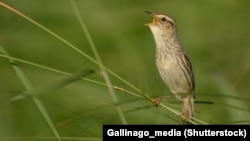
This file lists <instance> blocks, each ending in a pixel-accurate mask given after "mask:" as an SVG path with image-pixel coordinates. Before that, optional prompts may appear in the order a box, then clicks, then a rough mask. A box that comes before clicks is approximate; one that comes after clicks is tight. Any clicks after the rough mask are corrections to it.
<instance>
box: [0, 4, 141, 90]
mask: <svg viewBox="0 0 250 141" xmlns="http://www.w3.org/2000/svg"><path fill="white" fill-rule="evenodd" d="M0 5H1V6H3V7H5V8H6V9H8V10H10V11H12V12H14V13H16V14H17V15H19V16H21V17H22V18H24V19H25V20H27V21H29V22H31V23H32V24H34V25H36V26H37V27H39V28H41V29H42V30H44V31H45V32H47V33H49V34H50V35H52V36H53V37H55V38H57V39H58V40H60V41H62V42H63V43H65V44H66V45H68V46H69V47H70V48H72V49H73V50H75V51H76V52H78V53H80V54H81V55H83V56H84V57H86V58H87V59H89V60H90V61H91V62H93V63H95V64H96V65H98V66H100V67H101V68H103V69H105V70H106V71H107V72H108V73H110V74H111V75H113V76H114V77H116V78H117V79H119V80H120V81H122V82H123V83H124V84H126V85H128V86H129V87H131V88H132V89H134V90H135V91H137V92H138V93H140V94H144V93H142V91H141V90H140V89H138V88H137V87H136V86H134V85H133V84H131V83H130V82H128V81H126V80H125V79H123V78H122V77H120V76H119V75H117V74H116V73H114V72H113V71H111V70H110V69H108V68H107V67H105V66H104V65H102V64H100V63H99V62H98V61H96V60H95V59H94V58H92V57H91V56H89V55H88V54H86V53H85V52H83V51H81V50H80V49H78V48H77V47H76V46H74V45H73V44H71V43H70V42H68V41H66V40H65V39H63V38H62V37H60V36H59V35H57V34H56V33H54V32H53V31H51V30H50V29H48V28H46V27H44V26H43V25H41V24H39V23H38V22H36V21H34V20H33V19H31V18H30V17H28V16H26V15H24V14H23V13H21V12H19V11H17V10H16V9H14V8H12V7H10V6H8V5H6V4H4V3H2V2H0Z"/></svg>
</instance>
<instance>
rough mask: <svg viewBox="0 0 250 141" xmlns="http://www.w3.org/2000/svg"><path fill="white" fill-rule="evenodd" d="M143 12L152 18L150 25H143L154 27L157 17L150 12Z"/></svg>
mask: <svg viewBox="0 0 250 141" xmlns="http://www.w3.org/2000/svg"><path fill="white" fill-rule="evenodd" d="M145 12H146V13H147V14H149V15H150V16H151V17H152V19H153V21H152V23H147V24H144V25H145V26H150V25H155V24H156V23H157V17H156V16H155V15H154V14H153V13H152V12H149V11H145Z"/></svg>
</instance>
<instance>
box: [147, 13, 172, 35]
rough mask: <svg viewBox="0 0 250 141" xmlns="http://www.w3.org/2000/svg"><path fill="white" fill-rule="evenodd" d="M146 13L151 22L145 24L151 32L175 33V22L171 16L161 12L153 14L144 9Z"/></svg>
mask: <svg viewBox="0 0 250 141" xmlns="http://www.w3.org/2000/svg"><path fill="white" fill-rule="evenodd" d="M145 12H146V13H148V14H149V15H150V16H151V17H152V19H153V21H152V23H147V24H145V26H148V27H149V28H150V29H151V30H152V32H153V33H154V32H164V33H169V34H173V33H174V34H175V33H176V23H175V20H174V19H173V18H171V17H170V16H167V15H162V14H155V13H151V12H148V11H145Z"/></svg>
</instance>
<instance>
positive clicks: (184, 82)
mask: <svg viewBox="0 0 250 141" xmlns="http://www.w3.org/2000/svg"><path fill="white" fill-rule="evenodd" d="M146 13H148V14H149V15H150V16H151V17H152V19H153V22H152V23H149V24H145V25H146V26H148V27H149V28H150V30H151V32H152V34H153V37H154V40H155V44H156V55H155V59H156V66H157V68H158V71H159V73H160V76H161V78H162V79H163V81H164V82H165V83H166V84H167V86H168V87H169V89H170V91H171V92H172V93H173V94H174V95H175V96H176V98H178V99H179V100H181V101H182V103H183V107H182V112H183V120H184V122H185V123H186V122H187V120H188V118H189V117H193V116H194V94H193V92H194V89H195V82H194V74H193V70H192V65H191V62H190V60H189V59H188V57H187V55H186V53H185V52H184V50H183V48H182V46H181V44H180V42H179V40H178V38H177V35H176V22H175V20H174V19H173V18H171V17H170V16H167V15H162V14H154V13H151V12H148V11H146Z"/></svg>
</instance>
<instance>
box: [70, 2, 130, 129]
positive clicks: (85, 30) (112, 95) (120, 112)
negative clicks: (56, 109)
mask: <svg viewBox="0 0 250 141" xmlns="http://www.w3.org/2000/svg"><path fill="white" fill-rule="evenodd" d="M71 4H72V7H73V9H74V11H75V14H76V16H77V19H78V21H79V23H80V25H81V27H82V31H83V32H84V34H85V35H86V37H87V40H88V42H89V44H90V47H91V49H92V51H93V53H94V55H95V58H96V60H97V62H98V63H99V64H100V65H101V66H104V65H103V63H102V60H101V57H100V55H99V53H98V51H97V49H96V46H95V43H94V41H93V39H92V37H91V35H90V33H89V31H88V28H87V27H86V25H85V23H84V22H83V19H82V18H81V16H80V13H79V10H78V8H77V6H76V3H75V1H74V0H71ZM101 66H100V69H101V72H102V74H103V77H104V80H105V82H106V84H107V87H108V91H109V93H110V96H111V98H112V99H113V101H114V103H115V104H116V103H118V102H119V101H118V98H117V96H116V95H115V92H114V90H113V88H112V84H111V82H110V79H109V76H108V74H107V71H106V70H105V69H104V68H103V67H101ZM116 109H117V111H118V114H119V116H120V118H121V121H122V123H123V124H127V120H126V117H125V115H124V113H123V111H122V109H121V107H120V106H119V105H117V106H116Z"/></svg>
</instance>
